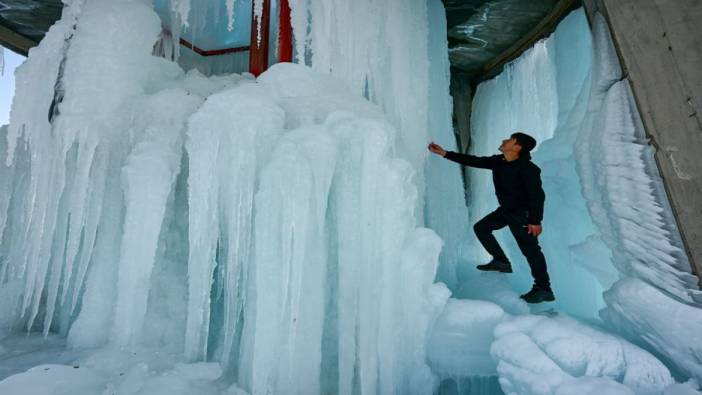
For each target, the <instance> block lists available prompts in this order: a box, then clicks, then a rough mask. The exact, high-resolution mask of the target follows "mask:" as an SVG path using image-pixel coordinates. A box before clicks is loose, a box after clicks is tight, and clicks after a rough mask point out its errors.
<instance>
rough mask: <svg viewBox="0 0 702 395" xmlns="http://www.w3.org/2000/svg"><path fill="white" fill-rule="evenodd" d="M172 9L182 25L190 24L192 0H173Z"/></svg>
mask: <svg viewBox="0 0 702 395" xmlns="http://www.w3.org/2000/svg"><path fill="white" fill-rule="evenodd" d="M171 1H172V2H171V10H172V11H173V13H174V14H175V15H176V16H177V18H178V20H179V21H180V23H181V27H188V26H189V24H188V23H189V22H188V21H189V18H190V0H171Z"/></svg>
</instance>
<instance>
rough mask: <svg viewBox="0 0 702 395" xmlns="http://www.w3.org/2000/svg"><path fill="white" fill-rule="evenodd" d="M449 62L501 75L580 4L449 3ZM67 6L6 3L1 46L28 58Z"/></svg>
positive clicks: (1, 1)
mask: <svg viewBox="0 0 702 395" xmlns="http://www.w3.org/2000/svg"><path fill="white" fill-rule="evenodd" d="M443 2H444V5H445V6H446V16H447V23H448V32H447V34H448V40H449V58H450V60H451V65H452V66H453V68H454V70H459V71H460V72H463V73H465V74H467V75H469V76H471V78H475V77H480V76H483V75H486V74H489V73H490V72H491V71H494V69H499V68H500V67H501V65H502V64H504V62H505V61H508V60H511V59H512V58H513V57H514V56H516V55H517V54H518V53H520V52H521V50H523V49H520V48H521V47H524V46H525V45H529V46H530V45H531V44H533V41H535V40H531V41H530V40H529V39H530V38H533V37H532V36H535V35H538V34H537V33H538V31H539V30H543V25H545V24H544V21H546V20H549V19H555V20H556V21H557V20H559V19H560V17H562V15H561V14H564V13H565V11H567V10H568V9H570V8H572V7H573V5H574V3H577V1H574V0H443ZM62 7H63V4H62V3H61V0H0V45H2V46H4V47H6V48H9V49H11V50H14V51H15V52H19V53H22V54H24V55H26V53H27V51H28V50H29V48H31V47H33V46H35V45H36V44H37V43H38V42H39V41H40V40H41V39H42V37H44V34H45V33H46V31H47V30H48V29H49V27H50V26H51V25H52V24H53V23H54V22H55V21H56V20H57V19H58V18H59V17H60V16H61V9H62ZM537 38H538V37H537Z"/></svg>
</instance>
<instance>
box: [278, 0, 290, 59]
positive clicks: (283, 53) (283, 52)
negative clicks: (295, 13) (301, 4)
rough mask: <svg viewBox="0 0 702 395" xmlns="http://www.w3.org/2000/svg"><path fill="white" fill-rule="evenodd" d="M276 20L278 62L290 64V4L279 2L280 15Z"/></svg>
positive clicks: (284, 1) (286, 1)
mask: <svg viewBox="0 0 702 395" xmlns="http://www.w3.org/2000/svg"><path fill="white" fill-rule="evenodd" d="M279 18H280V19H279V20H278V61H279V62H292V59H293V47H292V22H291V21H290V3H289V2H288V0H280V13H279Z"/></svg>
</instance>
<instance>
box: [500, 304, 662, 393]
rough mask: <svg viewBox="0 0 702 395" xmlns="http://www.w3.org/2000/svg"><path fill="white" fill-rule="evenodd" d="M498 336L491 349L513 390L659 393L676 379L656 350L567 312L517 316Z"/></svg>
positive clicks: (503, 383)
mask: <svg viewBox="0 0 702 395" xmlns="http://www.w3.org/2000/svg"><path fill="white" fill-rule="evenodd" d="M495 338H496V340H495V342H494V343H493V345H492V347H491V350H490V352H491V354H492V356H493V358H495V360H496V361H497V371H498V373H499V375H500V384H501V386H502V389H503V390H504V391H505V393H508V394H512V393H514V394H553V393H556V394H561V393H563V394H572V393H576V392H577V391H578V389H580V391H583V392H582V393H593V394H594V393H610V392H598V391H610V390H611V391H613V392H612V393H617V394H660V393H661V392H662V391H663V390H664V389H665V388H666V387H668V386H670V385H672V384H674V383H675V381H674V380H673V378H672V376H671V374H670V372H669V370H668V368H666V367H665V365H663V364H662V363H661V362H660V361H659V360H658V359H656V358H655V357H654V356H653V355H651V354H649V353H648V352H646V351H644V350H642V349H640V348H638V347H636V346H635V345H633V344H631V343H629V342H627V341H626V340H623V339H621V338H618V337H616V336H613V335H610V334H607V333H604V332H602V331H599V330H597V329H595V328H593V327H590V326H587V325H585V324H582V323H580V322H578V321H575V320H573V319H571V318H568V317H565V316H558V317H555V318H549V317H545V316H538V315H530V316H521V317H514V318H511V319H508V320H506V321H505V322H503V323H502V324H500V325H498V326H497V327H496V328H495ZM574 391H576V392H574Z"/></svg>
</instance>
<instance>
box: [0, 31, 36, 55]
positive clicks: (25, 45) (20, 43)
mask: <svg viewBox="0 0 702 395" xmlns="http://www.w3.org/2000/svg"><path fill="white" fill-rule="evenodd" d="M0 45H2V46H3V47H5V48H7V49H9V50H11V51H13V52H17V53H18V54H20V55H22V56H27V53H28V52H29V49H30V48H32V47H34V46H35V45H37V43H36V42H34V41H33V40H30V39H28V38H27V37H25V36H23V35H21V34H18V33H15V32H14V31H12V30H10V29H8V28H6V27H5V26H2V25H0Z"/></svg>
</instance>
